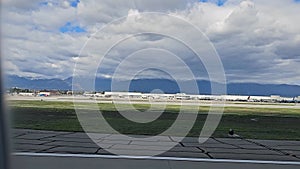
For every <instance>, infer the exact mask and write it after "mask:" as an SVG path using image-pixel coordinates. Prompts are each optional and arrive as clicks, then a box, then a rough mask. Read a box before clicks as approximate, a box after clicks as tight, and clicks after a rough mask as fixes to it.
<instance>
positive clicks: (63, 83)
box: [5, 76, 300, 97]
mask: <svg viewBox="0 0 300 169" xmlns="http://www.w3.org/2000/svg"><path fill="white" fill-rule="evenodd" d="M111 83H112V81H111V79H104V78H97V79H96V80H95V86H96V87H95V90H97V91H111ZM127 84H129V91H138V92H143V93H150V92H151V91H153V90H154V89H160V90H161V91H163V92H164V93H179V92H180V91H181V92H185V93H188V94H195V91H193V90H192V87H191V86H193V83H192V81H180V82H178V84H177V83H176V82H175V81H173V80H167V79H135V80H132V81H131V82H130V81H116V87H115V88H114V89H113V90H114V91H127ZM179 84H180V85H181V86H179ZM197 85H198V87H199V91H200V93H201V94H211V88H210V87H211V83H210V82H209V81H205V80H198V81H197ZM215 85H221V84H218V83H215ZM5 86H6V88H10V87H19V88H27V89H58V90H70V89H72V77H70V78H67V79H64V80H62V79H28V78H24V77H19V76H7V77H6V79H5ZM180 87H181V90H180ZM216 94H223V93H216ZM227 94H230V95H252V96H253V95H260V96H270V95H280V96H287V97H295V96H300V86H297V85H287V84H279V85H278V84H257V83H230V84H227Z"/></svg>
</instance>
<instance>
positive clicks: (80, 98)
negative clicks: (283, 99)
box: [6, 96, 300, 109]
mask: <svg viewBox="0 0 300 169" xmlns="http://www.w3.org/2000/svg"><path fill="white" fill-rule="evenodd" d="M41 99H43V100H44V101H62V102H64V101H68V102H82V103H90V102H95V101H97V103H112V100H111V99H105V98H101V99H100V98H97V100H95V98H91V97H84V96H75V97H74V98H73V97H72V96H50V97H32V96H7V97H6V100H41ZM118 103H119V104H129V102H128V101H126V100H124V101H122V99H121V100H118ZM145 103H148V100H131V101H130V104H145ZM213 103H214V101H203V100H178V101H176V100H171V101H166V100H156V101H152V102H151V104H159V105H192V106H211V104H213ZM217 103H218V102H217ZM237 103H238V104H237ZM225 107H245V108H272V109H273V108H274V109H276V108H278V109H300V104H299V103H297V104H286V103H277V104H274V103H252V102H250V103H248V102H234V101H227V102H226V104H225Z"/></svg>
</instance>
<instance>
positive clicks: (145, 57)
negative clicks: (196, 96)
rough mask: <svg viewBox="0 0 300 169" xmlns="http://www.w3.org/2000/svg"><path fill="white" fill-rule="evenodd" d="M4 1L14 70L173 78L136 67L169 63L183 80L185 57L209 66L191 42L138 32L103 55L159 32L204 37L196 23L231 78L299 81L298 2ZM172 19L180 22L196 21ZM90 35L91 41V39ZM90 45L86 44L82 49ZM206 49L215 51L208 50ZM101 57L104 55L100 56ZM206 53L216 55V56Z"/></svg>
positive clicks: (201, 71) (6, 46)
mask: <svg viewBox="0 0 300 169" xmlns="http://www.w3.org/2000/svg"><path fill="white" fill-rule="evenodd" d="M0 3H1V6H2V15H1V33H2V35H1V39H2V47H1V48H2V55H3V61H2V62H3V65H4V67H5V73H6V74H8V75H18V76H21V77H28V78H61V79H65V78H68V77H70V76H72V75H73V72H74V69H75V68H76V69H80V71H79V72H82V73H83V74H89V72H91V69H90V68H91V67H96V68H97V72H96V76H100V77H103V78H111V77H112V76H113V75H114V73H115V71H116V69H117V68H118V65H122V66H121V67H123V71H122V70H121V71H120V70H119V71H118V72H119V74H118V77H120V78H124V79H126V78H129V77H131V76H132V74H134V75H135V76H137V77H140V78H165V77H166V78H167V76H169V75H166V72H164V71H160V70H157V69H153V68H149V69H147V70H138V71H139V72H133V70H135V69H134V67H135V65H139V66H141V67H143V64H145V63H150V62H153V63H156V64H152V65H151V66H152V67H153V66H154V67H155V65H159V66H158V67H163V66H165V67H167V68H168V69H167V70H170V72H172V73H173V74H176V78H179V79H182V80H185V79H186V78H187V77H190V76H187V71H186V70H185V69H183V68H182V66H180V64H182V62H181V61H179V60H180V59H181V60H182V61H183V62H184V63H185V64H186V65H187V66H188V68H189V69H190V70H191V72H192V73H193V74H194V77H195V78H197V79H206V78H208V76H207V68H206V67H205V66H206V65H205V64H204V65H203V63H201V60H199V59H198V58H197V56H196V55H195V53H193V52H192V51H191V49H190V48H189V47H188V46H185V45H184V43H181V42H180V40H176V39H174V38H173V39H172V37H167V36H162V35H156V34H142V35H138V36H134V37H131V38H129V39H127V40H125V41H124V42H122V43H120V44H118V45H116V46H114V48H112V49H111V50H110V51H109V52H108V53H107V55H105V52H106V50H107V49H109V48H110V46H109V44H110V45H111V44H115V43H116V42H118V40H120V39H126V38H127V37H128V36H130V35H132V34H136V33H139V32H152V31H153V30H155V31H156V32H159V31H161V30H168V31H169V32H170V33H171V34H174V36H177V35H179V34H180V35H182V36H184V38H185V39H186V41H192V42H198V41H197V39H196V38H197V37H198V33H197V32H193V31H191V30H192V29H193V28H192V26H194V27H196V28H197V29H198V30H199V34H203V35H205V37H207V39H208V40H209V42H210V43H211V44H210V45H213V47H214V48H215V49H216V52H217V53H218V55H219V58H220V61H221V63H222V66H223V67H224V71H225V77H226V80H227V81H228V82H255V83H273V84H283V83H284V84H297V85H300V69H299V67H300V22H299V20H300V15H299V11H300V1H299V0H273V1H270V0H200V1H199V0H198V1H197V0H164V1H162V0H152V1H149V0H113V1H112V0H65V1H64V0H48V1H46V0H27V1H19V0H2V1H1V2H0ZM144 12H159V13H163V14H166V17H164V16H162V17H159V16H155V15H153V16H149V15H146V16H144V15H143V13H144ZM167 16H173V17H176V18H178V19H182V20H184V21H186V22H187V23H189V24H190V26H187V25H185V24H183V23H184V22H179V21H178V22H177V21H176V19H175V20H172V19H171V20H170V19H168V17H167ZM191 25H192V26H191ZM178 28H179V29H181V31H178ZM91 37H92V38H93V40H92V41H91V42H92V43H91V42H89V41H88V40H89V39H91ZM198 40H199V39H198ZM200 41H201V40H200ZM87 42H89V43H88V45H87V46H88V47H87V48H83V47H84V45H86V43H87ZM202 43H203V44H202ZM205 45H207V42H206V41H205V42H204V41H201V42H199V48H201V47H203V48H204V47H205ZM143 49H145V51H143ZM147 49H153V50H152V51H151V50H150V51H149V52H148V51H147ZM156 49H160V50H156ZM139 50H140V51H141V52H137V51H139ZM201 50H204V52H209V51H205V50H208V49H206V48H205V49H201ZM167 51H169V52H172V53H173V54H174V55H176V57H175V56H174V55H171V54H168V52H167ZM135 52H136V53H135ZM102 55H103V56H105V57H104V58H102V60H99V59H101V57H100V56H102ZM132 55H134V56H132ZM154 55H155V56H154ZM128 56H132V57H131V59H130V57H128ZM127 57H128V58H129V59H126V58H127ZM173 57H174V58H176V59H174V58H173ZM201 57H207V59H208V60H210V57H211V56H210V55H209V54H207V55H205V56H201ZM178 59H179V60H178ZM124 60H125V61H124ZM99 61H101V62H99ZM210 61H211V62H212V61H213V60H210ZM124 63H126V64H125V66H124ZM75 65H76V67H75ZM145 66H147V65H145ZM210 66H211V65H210ZM172 73H171V74H172ZM91 74H93V73H91ZM186 80H188V79H186Z"/></svg>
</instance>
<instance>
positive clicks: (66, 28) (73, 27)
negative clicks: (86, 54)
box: [59, 22, 86, 33]
mask: <svg viewBox="0 0 300 169" xmlns="http://www.w3.org/2000/svg"><path fill="white" fill-rule="evenodd" d="M59 31H60V32H62V33H68V32H73V33H74V32H76V33H82V32H86V30H85V29H84V28H81V27H80V26H78V25H74V24H73V23H71V22H67V23H66V24H65V25H64V26H62V27H60V28H59Z"/></svg>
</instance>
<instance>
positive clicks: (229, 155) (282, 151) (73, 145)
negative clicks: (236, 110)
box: [12, 129, 300, 162]
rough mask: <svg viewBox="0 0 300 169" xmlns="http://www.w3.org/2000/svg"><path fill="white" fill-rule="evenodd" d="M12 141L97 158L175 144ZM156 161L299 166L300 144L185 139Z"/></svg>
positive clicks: (44, 137)
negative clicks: (291, 163) (260, 162)
mask: <svg viewBox="0 0 300 169" xmlns="http://www.w3.org/2000/svg"><path fill="white" fill-rule="evenodd" d="M12 137H13V143H14V144H13V149H14V152H32V153H56V154H94V155H112V154H111V153H109V152H107V151H106V150H112V151H113V150H119V151H123V152H124V155H127V154H128V155H130V152H132V151H134V152H135V153H137V154H135V155H139V152H140V154H141V155H144V153H145V152H147V151H150V152H152V151H160V150H164V149H165V147H166V146H167V145H170V144H174V140H176V138H175V137H167V136H165V137H158V138H156V139H153V140H151V141H147V142H143V141H140V140H139V139H138V137H137V136H132V137H135V138H136V139H135V138H132V139H131V140H120V137H119V135H113V134H93V135H92V137H93V138H94V140H96V141H97V143H100V144H101V146H102V148H100V147H99V146H98V145H97V144H95V143H94V142H93V141H92V140H91V139H90V138H89V137H88V136H87V135H86V134H85V133H78V132H77V133H76V132H54V131H39V130H25V129H14V130H13V132H12ZM139 137H141V136H139ZM105 149H106V150H105ZM157 157H180V158H199V159H200V158H201V159H234V160H263V161H294V162H300V142H299V141H269V140H245V139H239V138H222V139H221V138H210V139H209V140H207V141H206V142H205V143H203V144H199V143H198V140H197V139H196V138H186V139H184V140H183V141H181V142H180V143H179V144H177V145H176V146H175V147H173V148H172V149H171V150H169V151H167V152H165V153H163V154H160V155H158V156H157Z"/></svg>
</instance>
